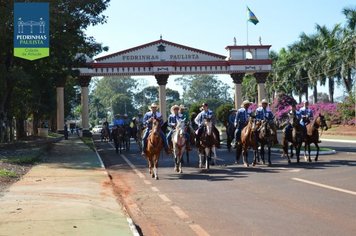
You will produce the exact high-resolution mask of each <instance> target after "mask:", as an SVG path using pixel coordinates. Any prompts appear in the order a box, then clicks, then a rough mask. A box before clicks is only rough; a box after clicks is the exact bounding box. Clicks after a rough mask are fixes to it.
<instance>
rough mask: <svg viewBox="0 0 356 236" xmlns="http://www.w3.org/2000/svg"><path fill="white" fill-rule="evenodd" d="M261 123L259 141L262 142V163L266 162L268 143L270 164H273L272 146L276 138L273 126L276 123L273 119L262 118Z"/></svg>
mask: <svg viewBox="0 0 356 236" xmlns="http://www.w3.org/2000/svg"><path fill="white" fill-rule="evenodd" d="M260 122H261V124H260V125H259V126H260V127H259V133H258V141H259V143H260V144H261V150H260V155H261V159H262V163H263V164H265V145H267V154H268V165H269V166H270V165H272V162H271V147H272V146H273V142H274V140H275V139H276V138H275V137H276V135H277V134H276V133H275V129H274V128H273V126H274V125H275V124H274V122H273V120H271V121H269V120H262V121H260Z"/></svg>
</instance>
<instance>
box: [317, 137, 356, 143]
mask: <svg viewBox="0 0 356 236" xmlns="http://www.w3.org/2000/svg"><path fill="white" fill-rule="evenodd" d="M320 140H321V141H325V142H337V143H356V140H347V139H328V138H327V139H323V138H322V139H320Z"/></svg>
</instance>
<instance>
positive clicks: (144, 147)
mask: <svg viewBox="0 0 356 236" xmlns="http://www.w3.org/2000/svg"><path fill="white" fill-rule="evenodd" d="M150 132H151V130H150V129H146V131H145V133H144V135H143V138H142V147H143V151H146V148H147V138H148V135H149V134H150ZM159 134H160V135H161V138H162V140H163V146H164V149H165V150H168V143H167V138H166V135H164V133H163V131H162V130H161V131H160V132H159Z"/></svg>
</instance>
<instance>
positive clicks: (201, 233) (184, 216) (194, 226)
mask: <svg viewBox="0 0 356 236" xmlns="http://www.w3.org/2000/svg"><path fill="white" fill-rule="evenodd" d="M111 145H112V144H111ZM121 157H122V158H123V159H124V160H125V161H126V163H127V164H128V165H129V166H130V167H131V169H133V170H134V171H135V173H136V174H137V175H138V176H139V177H140V178H141V179H144V180H143V181H144V183H145V184H147V185H151V184H152V183H151V181H149V180H146V179H145V178H146V177H145V175H143V174H142V173H141V172H140V171H139V170H138V169H137V168H136V166H135V165H134V164H132V163H131V161H129V160H128V159H127V158H126V156H125V155H124V154H121ZM151 189H152V191H154V192H159V189H158V188H157V187H151ZM158 196H159V197H160V198H161V199H162V200H163V201H165V202H172V201H171V200H170V199H169V198H168V197H167V196H166V195H164V194H158ZM135 205H136V204H135ZM136 208H137V209H139V208H138V206H137V205H136ZM171 208H172V210H173V211H174V212H175V213H176V214H177V215H178V217H179V218H180V219H182V220H187V219H189V216H188V215H187V214H186V213H185V212H184V211H182V209H180V208H179V207H178V206H171ZM128 221H129V220H128ZM131 221H132V220H131ZM129 222H130V221H129ZM189 227H190V228H191V229H192V230H193V231H194V232H195V233H196V234H197V235H199V236H210V235H209V234H208V233H207V232H206V231H205V230H204V229H203V228H202V227H201V226H200V225H197V224H189ZM133 233H134V235H135V236H136V233H135V231H133Z"/></svg>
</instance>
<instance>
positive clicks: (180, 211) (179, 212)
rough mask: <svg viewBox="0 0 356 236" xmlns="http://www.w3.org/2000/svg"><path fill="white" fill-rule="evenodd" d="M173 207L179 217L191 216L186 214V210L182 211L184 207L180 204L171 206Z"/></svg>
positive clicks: (183, 218)
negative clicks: (179, 205) (181, 207)
mask: <svg viewBox="0 0 356 236" xmlns="http://www.w3.org/2000/svg"><path fill="white" fill-rule="evenodd" d="M171 208H172V209H173V211H174V212H175V213H176V214H177V215H178V217H179V218H181V219H182V220H185V219H188V218H189V216H188V215H187V214H185V213H184V211H182V209H180V208H179V207H178V206H171Z"/></svg>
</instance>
